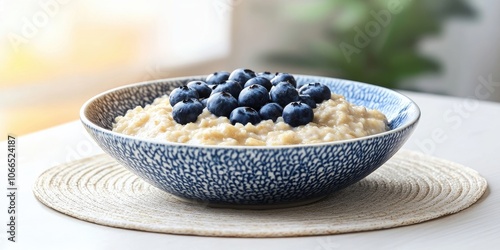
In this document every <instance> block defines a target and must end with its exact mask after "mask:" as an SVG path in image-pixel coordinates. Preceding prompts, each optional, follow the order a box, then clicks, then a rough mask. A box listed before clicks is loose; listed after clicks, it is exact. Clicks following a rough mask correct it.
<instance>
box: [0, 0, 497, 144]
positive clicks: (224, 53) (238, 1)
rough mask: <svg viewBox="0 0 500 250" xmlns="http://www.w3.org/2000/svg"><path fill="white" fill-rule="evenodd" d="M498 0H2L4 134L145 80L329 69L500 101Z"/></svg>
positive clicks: (57, 118)
mask: <svg viewBox="0 0 500 250" xmlns="http://www.w3.org/2000/svg"><path fill="white" fill-rule="evenodd" d="M499 12H500V2H499V1H495V0H475V1H472V0H440V1H434V0H418V1H417V0H294V1H285V0H275V1H266V0H185V1H173V0H142V1H118V0H106V1H97V0H85V1H83V0H24V1H15V0H0V121H1V123H0V132H1V133H2V134H7V133H13V134H17V135H23V134H27V133H30V132H34V131H37V130H41V129H44V128H48V127H51V126H55V125H58V124H61V123H65V122H68V121H73V120H75V119H78V115H79V114H78V112H79V109H80V107H81V105H82V104H83V103H84V102H85V101H86V100H87V99H89V98H90V97H92V96H94V95H96V94H98V93H100V92H102V91H104V90H107V89H110V88H113V87H117V86H121V85H125V84H130V83H135V82H138V81H145V80H152V79H160V78H168V77H176V76H186V75H200V74H209V73H211V72H213V71H218V70H226V71H231V70H233V69H235V68H238V67H246V68H250V69H253V70H255V71H264V70H268V71H272V72H275V71H282V72H289V73H300V74H318V75H324V76H334V77H341V78H347V79H352V80H358V81H364V82H368V83H373V84H377V85H381V86H385V87H389V88H394V89H403V90H412V91H419V92H428V93H433V94H439V95H450V96H460V97H468V98H474V99H480V100H487V101H500V91H495V90H496V89H500V88H499V87H500V45H499V44H500V29H499V26H498V24H499V23H500V15H498V13H499Z"/></svg>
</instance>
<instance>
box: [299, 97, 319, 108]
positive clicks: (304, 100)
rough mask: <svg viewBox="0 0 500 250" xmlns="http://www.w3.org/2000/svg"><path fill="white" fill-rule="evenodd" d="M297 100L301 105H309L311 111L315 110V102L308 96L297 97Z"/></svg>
mask: <svg viewBox="0 0 500 250" xmlns="http://www.w3.org/2000/svg"><path fill="white" fill-rule="evenodd" d="M299 100H300V101H301V102H302V103H305V104H307V105H309V107H311V108H313V109H315V108H316V102H315V101H314V99H312V97H311V96H310V95H299Z"/></svg>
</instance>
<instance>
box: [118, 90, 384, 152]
mask: <svg viewBox="0 0 500 250" xmlns="http://www.w3.org/2000/svg"><path fill="white" fill-rule="evenodd" d="M313 111H314V120H313V121H312V122H311V123H309V124H307V125H304V126H299V127H295V128H294V127H291V126H290V125H288V124H286V123H285V122H284V121H283V119H282V118H281V117H280V118H278V120H277V121H276V122H273V121H272V120H265V121H262V122H260V123H259V124H257V125H252V124H250V123H248V124H247V125H242V124H240V123H236V124H235V125H232V124H231V123H230V121H229V119H228V118H226V117H216V116H215V115H213V114H211V113H210V112H209V111H208V110H207V109H206V108H205V109H204V110H203V113H202V114H201V115H200V116H199V117H198V120H197V121H196V123H188V124H186V125H181V124H178V123H176V122H175V121H174V119H173V118H172V106H171V105H170V103H169V100H168V96H167V95H165V96H162V97H159V98H157V99H156V100H155V101H154V102H153V103H152V104H150V105H146V106H145V107H144V108H142V107H136V108H134V109H131V110H129V111H127V113H126V114H125V115H124V116H119V117H116V119H115V123H114V124H113V131H115V132H118V133H123V134H127V135H132V136H137V137H142V138H153V139H158V140H166V141H171V142H180V143H188V144H202V145H245V146H265V145H269V146H272V145H290V144H306V143H321V142H331V141H338V140H345V139H352V138H358V137H362V136H368V135H373V134H377V133H381V132H384V131H386V130H387V119H386V117H385V115H384V114H382V113H381V112H379V111H377V110H369V109H366V108H365V107H361V106H356V105H353V104H351V103H349V102H347V101H346V100H345V99H344V97H343V96H341V95H336V94H333V93H332V98H331V99H330V100H327V101H324V102H322V103H320V104H318V107H317V108H315V109H313Z"/></svg>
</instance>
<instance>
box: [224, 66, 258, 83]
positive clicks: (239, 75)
mask: <svg viewBox="0 0 500 250" xmlns="http://www.w3.org/2000/svg"><path fill="white" fill-rule="evenodd" d="M255 76H256V75H255V72H253V71H252V70H250V69H235V70H233V72H231V74H230V75H229V80H234V81H237V82H239V83H240V84H241V87H243V86H245V83H246V82H247V81H248V80H250V79H251V78H254V77H255Z"/></svg>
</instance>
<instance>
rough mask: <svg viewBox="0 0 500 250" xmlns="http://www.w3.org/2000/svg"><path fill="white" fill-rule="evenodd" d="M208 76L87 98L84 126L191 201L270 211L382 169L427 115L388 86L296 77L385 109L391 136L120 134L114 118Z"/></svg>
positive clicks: (115, 153) (155, 181) (114, 152)
mask: <svg viewBox="0 0 500 250" xmlns="http://www.w3.org/2000/svg"><path fill="white" fill-rule="evenodd" d="M204 78H205V77H204V76H194V77H183V78H174V79H165V80H156V81H150V82H144V83H139V84H134V85H129V86H124V87H120V88H116V89H113V90H110V91H107V92H104V93H102V94H99V95H97V96H95V97H93V98H92V99H90V100H89V101H87V102H86V103H85V104H84V105H83V107H82V109H81V112H80V116H81V121H82V122H83V124H84V126H85V128H86V129H87V131H88V132H89V133H90V135H91V136H92V137H93V138H94V139H95V141H96V142H97V143H98V144H99V146H100V147H101V148H102V149H103V150H104V151H105V152H106V153H108V154H109V155H111V156H112V157H114V158H115V159H116V160H117V161H118V162H119V163H121V164H122V165H123V166H125V167H127V168H128V169H129V170H131V171H132V172H134V173H135V174H137V175H138V176H140V177H142V178H143V179H144V180H145V181H147V182H149V183H150V184H152V185H153V186H155V187H157V188H159V189H161V190H164V191H166V192H168V193H171V194H173V195H175V196H177V197H180V198H183V199H184V200H190V201H197V202H203V203H208V204H211V205H239V206H241V205H246V206H255V207H258V206H264V207H266V206H267V205H271V204H272V205H274V206H281V205H290V204H293V205H297V204H304V203H307V202H311V201H314V200H317V199H320V198H321V197H324V196H326V195H327V194H330V193H332V192H334V191H337V190H339V189H342V188H344V187H346V186H349V185H351V184H353V183H355V182H357V181H359V180H361V179H363V178H364V177H366V176H367V175H369V174H370V173H371V172H373V171H374V170H376V169H377V168H378V167H379V166H381V165H382V164H383V163H384V162H386V161H387V160H388V159H389V158H390V157H391V156H392V155H394V153H396V151H398V149H399V148H400V147H401V146H402V145H403V144H404V142H405V141H406V140H407V139H408V137H409V136H410V134H411V133H412V132H413V130H414V128H415V126H416V125H417V122H418V120H419V118H420V110H419V108H418V107H417V105H416V104H415V103H414V102H413V101H412V100H410V99H409V98H407V97H405V96H403V95H401V94H399V93H397V92H395V91H392V90H389V89H385V88H382V87H378V86H374V85H369V84H364V83H359V82H352V81H347V80H341V79H335V78H327V77H316V76H305V75H296V79H297V81H298V82H300V81H303V82H321V83H323V84H326V85H327V86H329V87H330V88H331V89H332V92H334V93H337V94H341V95H344V96H345V97H346V99H347V100H348V101H350V102H352V103H354V104H357V105H363V106H365V107H368V108H371V109H378V110H379V111H381V112H383V113H384V114H385V115H386V116H387V119H388V121H389V127H390V131H387V132H384V133H381V134H376V135H372V136H367V137H362V138H358V139H350V140H345V141H338V142H331V143H320V144H310V145H292V146H272V147H269V146H255V147H248V146H238V147H234V146H232V147H230V146H201V145H186V144H181V143H170V142H165V141H157V140H152V139H141V138H136V137H132V136H128V135H123V134H119V133H116V132H112V131H111V128H112V123H113V121H114V118H115V117H116V116H119V115H123V114H125V112H126V111H127V110H128V109H131V108H134V107H136V106H144V105H145V104H149V103H152V102H153V100H154V99H155V98H157V97H159V96H162V95H164V94H168V93H170V91H171V90H173V89H174V88H176V87H178V86H180V85H184V84H186V83H187V82H189V81H192V80H201V79H204Z"/></svg>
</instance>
